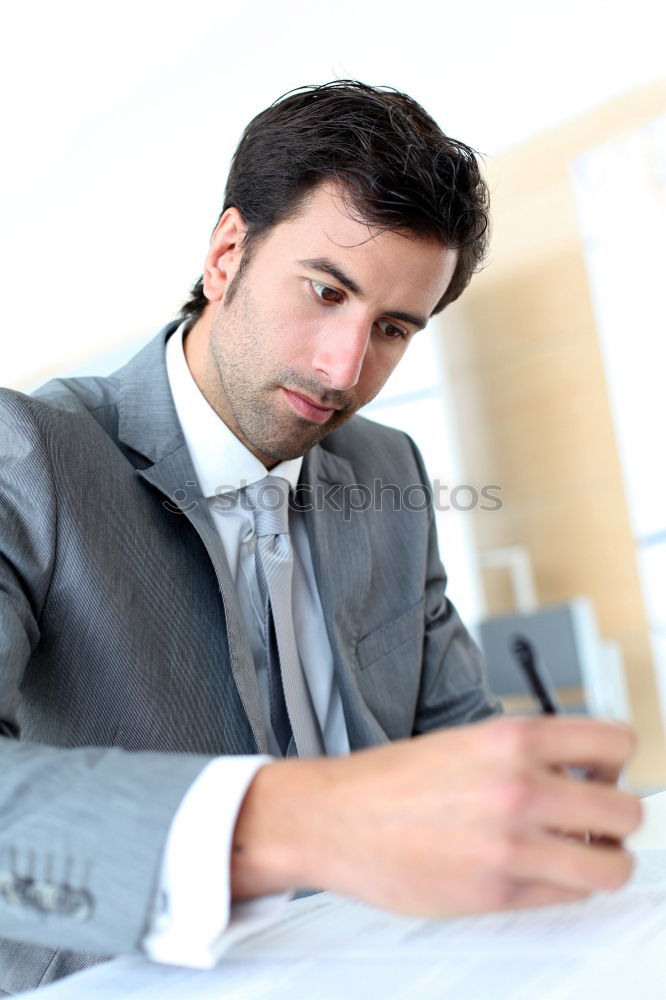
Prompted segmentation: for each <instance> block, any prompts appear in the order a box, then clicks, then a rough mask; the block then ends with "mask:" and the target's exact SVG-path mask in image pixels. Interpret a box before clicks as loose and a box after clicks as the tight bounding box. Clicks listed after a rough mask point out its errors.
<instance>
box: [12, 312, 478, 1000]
mask: <svg viewBox="0 0 666 1000" xmlns="http://www.w3.org/2000/svg"><path fill="white" fill-rule="evenodd" d="M176 325H177V324H175V323H172V324H170V325H169V326H168V327H166V328H165V329H164V330H163V331H162V332H161V333H160V334H159V336H158V337H156V338H155V339H154V340H153V341H152V342H151V343H149V344H148V345H147V346H146V347H145V348H144V349H143V350H142V351H141V352H140V353H139V354H138V355H137V356H136V357H135V358H133V359H132V360H131V361H130V362H129V363H128V364H127V365H126V366H125V367H124V368H121V369H120V370H119V371H118V372H116V373H115V374H114V375H112V376H110V377H108V378H81V379H62V380H58V381H54V382H50V383H48V384H47V385H46V386H44V387H43V388H42V389H41V390H39V391H38V392H37V393H36V394H35V396H32V397H28V396H24V395H22V394H20V393H18V392H13V391H11V390H2V391H1V392H0V817H1V823H0V938H2V939H3V940H0V996H2V995H11V994H12V993H14V992H16V991H18V990H21V989H27V988H30V987H34V986H35V985H37V984H38V983H45V982H50V981H51V980H52V979H55V978H58V977H59V976H62V975H65V974H66V973H68V972H71V971H73V970H75V969H78V968H82V967H83V966H84V965H86V964H91V963H92V962H94V961H99V960H100V957H101V956H105V955H109V954H117V953H120V952H131V951H134V950H137V948H138V947H139V944H140V941H141V939H142V936H143V934H144V932H145V929H146V926H147V922H148V920H149V916H150V908H151V903H152V900H153V897H154V893H155V886H156V878H157V873H158V869H159V862H160V856H161V851H162V848H163V844H164V841H165V838H166V835H167V832H168V829H169V825H170V822H171V820H172V817H173V815H174V813H175V811H176V809H177V808H178V805H179V802H180V801H181V799H182V797H183V795H184V793H185V791H186V790H187V788H188V787H189V785H190V784H191V783H192V781H193V780H194V779H195V778H196V776H197V774H198V773H199V772H200V771H201V769H202V768H203V767H204V766H205V765H206V764H207V763H208V761H209V760H210V759H211V757H213V756H215V755H219V754H246V753H250V754H252V753H257V752H261V751H265V750H266V741H265V736H264V732H263V728H262V720H261V711H260V700H259V694H258V690H257V684H256V679H255V671H254V667H253V663H252V657H251V653H250V648H249V644H248V640H247V637H246V634H245V629H244V626H243V622H242V619H241V614H240V610H239V606H238V602H237V599H236V594H235V591H234V587H233V583H232V579H231V575H230V573H229V569H228V566H227V564H226V560H225V557H224V553H223V550H222V547H221V545H220V542H219V538H218V536H217V532H216V529H215V527H214V524H213V522H212V520H211V518H210V515H209V513H208V510H207V507H206V504H205V502H204V501H203V498H202V496H201V494H200V493H199V491H198V488H197V485H196V483H195V474H194V470H193V467H192V464H191V460H190V456H189V453H188V450H187V447H186V445H185V442H184V440H183V437H182V433H181V430H180V426H179V424H178V420H177V418H176V413H175V410H174V407H173V403H172V399H171V393H170V390H169V385H168V381H167V376H166V369H165V362H164V343H165V340H166V337H167V336H168V335H169V334H170V333H171V332H173V330H174V329H175V327H176ZM424 480H425V472H424V469H423V466H422V463H421V460H420V457H419V455H418V452H417V451H416V449H415V447H414V445H413V444H412V442H411V441H410V440H409V438H407V437H406V436H405V435H404V434H401V433H399V432H397V431H391V430H388V429H386V428H384V427H381V426H379V425H376V424H373V423H371V422H370V421H367V420H364V419H362V418H359V417H355V418H353V419H352V420H351V421H350V422H349V423H348V424H347V425H345V426H343V427H341V428H340V429H338V430H337V431H334V432H333V433H331V434H330V435H329V436H328V437H327V438H326V439H325V440H324V441H323V442H322V443H321V444H320V445H318V446H317V447H315V448H313V449H312V451H311V452H309V453H308V454H307V455H306V457H305V461H304V464H303V472H302V476H301V482H302V483H303V484H305V485H306V486H307V487H308V488H310V489H311V490H312V491H313V492H314V493H315V495H316V494H317V492H318V494H319V496H320V497H323V496H325V497H326V498H327V499H326V503H325V504H324V505H323V506H324V509H322V510H315V511H311V512H309V513H306V515H305V517H306V519H307V520H306V523H307V527H308V532H309V538H310V544H311V547H312V553H313V559H314V564H315V571H316V575H317V581H318V586H319V590H320V595H321V600H322V605H323V609H324V614H325V618H326V624H327V628H328V632H329V636H330V640H331V646H332V649H333V653H334V659H335V669H336V671H337V676H338V681H339V685H340V690H341V694H342V701H343V706H344V712H345V719H346V724H347V728H348V732H349V739H350V744H351V747H352V749H355V748H359V747H365V746H369V745H371V744H379V743H382V742H385V741H388V740H392V739H396V738H399V737H407V736H410V735H412V734H415V733H420V732H424V731H426V730H430V729H435V728H437V727H440V726H446V725H451V724H454V723H461V722H467V721H471V720H475V719H480V718H482V717H484V716H486V715H488V714H491V713H492V712H493V711H495V710H496V703H495V701H494V699H493V697H492V696H491V695H490V694H489V692H488V690H487V688H486V686H485V681H484V679H483V676H482V668H481V662H480V656H479V653H478V651H477V649H476V647H475V646H474V644H473V643H472V642H471V640H470V638H469V636H468V634H467V632H466V631H465V629H464V627H463V626H462V625H461V623H460V620H459V618H458V616H457V614H456V612H455V610H454V609H453V608H452V606H451V604H450V603H449V602H448V601H447V599H446V597H445V595H444V586H445V576H444V571H443V569H442V566H441V563H440V561H439V558H438V555H437V547H436V539H435V532H434V525H433V517H432V511H431V510H429V509H428V510H420V511H415V510H410V509H406V508H405V507H404V506H403V507H402V509H398V510H393V507H394V506H395V504H394V503H393V502H392V500H391V498H390V497H389V496H388V494H386V495H385V502H384V503H383V504H382V508H383V509H381V510H373V511H364V512H352V511H350V510H349V507H348V505H347V504H346V503H345V502H344V501H345V495H346V494H345V490H344V487H345V486H349V485H350V484H360V485H362V486H366V487H368V488H369V489H370V490H372V489H373V488H375V489H376V481H379V482H380V483H383V484H395V485H397V486H398V487H399V488H400V489H401V490H404V489H405V487H407V486H409V485H412V484H418V483H421V482H423V481H424ZM347 496H348V494H347ZM336 498H337V499H336ZM320 505H321V504H320ZM412 506H413V505H412ZM336 508H339V509H336Z"/></svg>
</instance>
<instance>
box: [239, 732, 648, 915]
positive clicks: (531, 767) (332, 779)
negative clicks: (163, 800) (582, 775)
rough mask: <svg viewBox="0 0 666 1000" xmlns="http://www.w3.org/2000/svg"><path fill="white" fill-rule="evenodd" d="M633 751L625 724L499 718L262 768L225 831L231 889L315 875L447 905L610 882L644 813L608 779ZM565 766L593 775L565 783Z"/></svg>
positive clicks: (617, 878)
mask: <svg viewBox="0 0 666 1000" xmlns="http://www.w3.org/2000/svg"><path fill="white" fill-rule="evenodd" d="M633 748H634V737H633V735H632V733H631V730H629V729H628V728H627V727H626V726H624V725H622V724H620V723H609V722H599V721H595V720H590V719H582V718H566V717H537V718H500V719H492V720H490V721H486V722H482V723H478V724H475V725H471V726H461V727H459V728H454V729H447V730H442V731H439V732H436V733H431V734H428V735H426V736H419V737H417V738H415V739H413V740H406V741H400V742H396V743H393V744H389V745H388V746H383V747H379V748H373V749H370V750H363V751H360V752H356V753H353V754H351V755H350V756H349V757H340V758H323V759H317V760H288V761H280V762H276V763H275V764H270V765H267V766H266V767H265V768H262V769H261V770H260V771H259V772H258V774H257V776H256V777H255V780H254V782H253V783H252V785H251V787H250V790H249V792H248V794H247V796H246V800H245V802H244V804H243V807H242V809H241V813H240V815H239V819H238V823H237V826H236V832H235V838H234V843H235V847H236V848H239V850H237V852H236V853H235V854H234V856H233V858H234V860H233V865H232V884H233V887H234V895H236V896H237V897H241V898H242V897H247V896H249V895H256V894H259V893H262V892H267V891H274V890H277V889H283V888H287V887H290V886H320V887H323V888H326V889H332V890H335V891H337V892H341V893H344V894H346V895H349V896H353V897H356V898H359V899H362V900H365V901H367V902H370V903H374V904H377V905H379V906H383V907H386V908H388V909H392V910H397V911H399V912H401V913H410V914H418V915H422V916H445V915H454V914H466V913H480V912H485V911H490V910H499V909H516V908H522V907H529V906H539V905H546V904H550V903H559V902H564V901H569V900H575V899H582V898H584V897H585V896H587V895H589V894H590V893H592V892H594V891H596V890H600V889H614V888H617V887H619V886H620V885H622V884H623V883H624V882H625V881H626V880H627V879H628V877H629V875H630V873H631V869H632V860H631V856H630V855H629V854H628V853H627V852H626V851H625V850H624V849H623V848H622V846H621V843H622V840H623V839H624V837H626V836H627V835H628V834H629V833H631V832H632V831H633V830H635V829H636V828H637V827H638V825H639V823H640V815H641V812H640V803H639V801H638V799H636V798H635V797H634V796H632V795H630V794H628V793H627V792H623V791H620V790H619V789H617V788H616V787H614V782H615V781H616V779H617V776H618V774H619V772H620V770H621V769H622V767H623V766H624V764H625V763H626V762H627V760H628V758H629V756H630V755H631V753H632V751H633ZM570 767H584V768H586V769H588V771H589V772H590V773H591V774H592V775H594V777H592V778H591V780H589V781H581V780H579V779H576V778H573V777H571V776H570V775H569V774H568V773H566V769H568V768H570ZM561 829H566V830H567V832H568V833H573V834H578V835H580V836H581V837H582V836H583V835H584V834H586V833H587V832H588V831H593V832H594V834H595V836H596V837H597V838H605V842H602V843H599V842H594V843H585V842H584V841H581V840H572V839H570V838H568V837H563V836H562V835H561V834H560V833H559V832H558V831H559V830H561ZM606 841H607V842H606Z"/></svg>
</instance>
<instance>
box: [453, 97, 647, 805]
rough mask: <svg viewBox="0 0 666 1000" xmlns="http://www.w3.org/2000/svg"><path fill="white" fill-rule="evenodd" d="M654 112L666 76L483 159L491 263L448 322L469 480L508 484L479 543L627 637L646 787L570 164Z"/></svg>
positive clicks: (623, 569) (493, 590)
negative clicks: (517, 552) (525, 561)
mask: <svg viewBox="0 0 666 1000" xmlns="http://www.w3.org/2000/svg"><path fill="white" fill-rule="evenodd" d="M664 111H666V82H664V83H663V84H659V85H653V86H651V87H650V88H648V89H644V90H641V91H639V92H636V93H632V94H629V95H626V96H625V97H622V98H621V99H617V100H614V101H613V102H611V103H609V104H607V105H605V106H603V107H602V108H599V109H598V110H597V111H595V112H594V113H590V114H588V115H585V116H583V117H581V118H580V119H577V120H576V121H573V122H571V123H569V124H567V125H566V126H563V127H561V128H559V129H557V130H554V131H552V132H549V133H547V134H545V135H542V136H540V137H539V138H538V139H536V140H533V141H532V142H530V143H528V144H526V145H524V146H521V147H519V148H515V149H513V150H511V151H509V152H508V153H506V154H505V155H503V156H501V157H500V158H498V159H497V160H495V161H494V162H493V161H490V162H489V163H488V179H489V182H490V185H491V191H492V196H493V209H492V215H493V240H492V253H491V258H490V261H489V264H488V266H487V268H486V270H485V271H484V272H483V273H481V274H480V275H477V276H476V277H475V278H474V280H473V282H472V285H471V287H470V289H469V290H468V291H467V292H466V293H465V295H464V297H463V298H462V300H461V301H460V302H459V303H456V304H455V305H454V306H452V307H451V308H450V309H449V310H447V313H445V315H444V321H443V324H442V329H443V338H444V350H445V353H446V356H447V358H448V361H449V368H450V372H451V380H452V389H453V397H454V404H455V409H456V415H457V420H458V431H459V435H460V442H461V450H462V458H463V466H464V468H465V474H466V476H467V477H468V481H469V482H474V483H477V484H482V483H499V484H501V486H502V487H503V500H504V506H503V508H502V510H500V511H494V512H486V513H483V512H477V513H475V514H474V515H473V518H474V521H473V524H474V534H475V538H476V542H477V544H478V546H479V548H480V549H484V548H488V547H491V546H496V545H508V544H522V545H525V546H526V547H527V548H528V549H529V551H530V553H531V556H532V559H533V564H534V570H535V576H536V584H537V591H538V597H539V600H540V602H541V603H550V602H556V601H562V600H566V599H568V598H570V597H573V596H576V595H579V594H587V595H589V596H590V597H591V599H592V600H593V602H594V605H595V608H596V613H597V616H598V619H599V624H600V628H601V631H602V634H603V635H604V636H607V637H609V638H610V637H612V638H614V639H617V640H618V641H619V643H620V645H621V647H622V651H623V655H624V659H625V663H626V666H627V672H628V680H629V686H630V693H631V698H632V705H633V711H634V719H635V723H636V725H637V728H638V730H639V734H640V748H639V752H638V755H637V757H636V760H635V762H634V765H633V767H632V770H631V772H630V777H631V779H632V780H633V781H634V782H635V783H636V784H639V785H643V786H646V787H647V786H651V785H658V784H661V783H665V784H666V747H665V746H664V739H663V735H662V726H661V721H660V715H659V710H658V701H657V695H656V687H655V682H654V676H653V666H652V660H651V654H650V649H649V642H648V632H647V623H646V617H645V610H644V606H643V601H642V597H641V593H640V587H639V580H638V573H637V567H636V560H635V550H634V543H633V539H632V535H631V530H630V525H629V516H628V511H627V505H626V501H625V495H624V488H623V483H622V477H621V471H620V463H619V458H618V453H617V447H616V442H615V437H614V432H613V426H612V420H611V412H610V406H609V401H608V397H607V393H606V386H605V380H604V373H603V369H602V362H601V355H600V350H599V344H598V340H597V334H596V329H595V321H594V316H593V311H592V304H591V300H590V293H589V289H588V284H587V277H586V271H585V263H584V258H583V247H582V244H581V240H580V237H579V232H578V226H577V220H576V215H575V209H574V201H573V193H572V187H571V183H570V178H569V169H570V164H571V161H572V160H573V159H574V158H575V157H576V156H577V155H578V154H580V153H582V152H583V151H585V150H586V149H588V148H589V147H591V146H594V145H596V144H598V143H600V142H603V141H604V140H606V139H609V138H611V137H612V136H614V135H617V134H618V133H621V132H623V131H626V130H628V129H631V128H634V127H636V126H637V125H639V124H641V123H642V122H645V121H649V120H650V119H651V118H653V117H655V116H657V115H658V114H660V113H663V112H664ZM623 252H626V248H623ZM484 585H485V591H486V597H487V602H488V607H489V610H490V611H491V612H497V613H499V612H502V611H504V610H508V609H509V608H510V606H511V603H510V597H509V594H508V591H507V587H506V581H505V580H503V579H501V578H500V577H499V575H498V573H497V572H494V573H493V574H490V573H488V574H487V575H486V578H485V580H484Z"/></svg>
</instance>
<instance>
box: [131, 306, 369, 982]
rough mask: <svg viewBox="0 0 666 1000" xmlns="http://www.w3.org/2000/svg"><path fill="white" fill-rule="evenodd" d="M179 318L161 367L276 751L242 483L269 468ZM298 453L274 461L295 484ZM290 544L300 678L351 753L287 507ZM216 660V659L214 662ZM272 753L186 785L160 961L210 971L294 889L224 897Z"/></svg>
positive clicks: (328, 728)
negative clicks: (194, 369)
mask: <svg viewBox="0 0 666 1000" xmlns="http://www.w3.org/2000/svg"><path fill="white" fill-rule="evenodd" d="M185 328H186V324H185V323H183V324H181V326H180V327H179V328H178V330H176V331H175V332H174V333H173V334H172V336H171V337H170V338H169V340H168V341H167V347H166V364H167V374H168V377H169V384H170V387H171V392H172V395H173V400H174V404H175V407H176V413H177V415H178V419H179V421H180V425H181V429H182V431H183V435H184V437H185V441H186V444H187V447H188V450H189V452H190V456H191V459H192V464H193V466H194V471H195V476H196V481H197V484H198V486H199V489H200V490H201V493H202V495H203V496H204V497H205V498H206V503H207V504H208V507H209V511H210V513H211V516H212V519H213V522H214V524H215V527H216V529H217V532H218V534H219V537H220V544H221V545H222V547H223V549H224V552H225V555H226V558H227V562H228V564H229V569H230V571H231V575H232V577H233V579H234V581H235V583H236V589H237V593H238V599H239V604H240V608H241V613H242V615H243V618H244V621H245V624H246V626H247V630H248V637H249V640H250V647H251V650H252V656H253V659H254V663H255V669H256V671H257V681H258V685H259V691H260V694H261V702H262V709H263V715H264V723H265V727H266V734H267V738H268V745H269V750H270V751H271V753H274V754H275V756H279V755H280V754H279V750H278V749H277V745H276V743H275V738H274V736H273V733H272V730H271V726H270V709H269V701H268V684H267V679H266V671H265V646H264V635H263V612H262V609H261V598H260V596H259V586H258V582H257V578H256V569H255V558H254V546H255V537H254V520H253V516H252V512H251V511H250V510H247V509H245V506H244V505H241V504H239V503H238V498H239V490H241V489H242V488H243V487H244V486H248V485H250V484H251V483H254V482H257V481H258V480H260V479H263V478H264V477H265V476H266V475H268V470H267V469H266V468H265V467H264V466H263V465H262V463H261V462H260V461H259V460H258V459H257V458H255V456H254V455H252V453H251V452H249V451H248V449H247V448H246V447H245V446H244V445H243V444H242V443H241V442H240V441H239V440H238V438H237V437H236V436H235V435H234V434H233V433H232V432H231V431H230V430H229V428H228V427H227V426H226V424H225V423H224V422H223V421H222V420H221V419H220V418H219V417H218V416H217V414H216V413H215V411H214V410H213V409H212V408H211V407H210V406H209V404H208V403H207V402H206V400H205V398H204V397H203V395H202V394H201V392H200V390H199V388H198V386H197V385H196V383H195V381H194V379H193V378H192V375H191V373H190V370H189V368H188V366H187V362H186V360H185V354H184V351H183V334H184V331H185ZM302 462H303V459H302V458H298V459H293V460H291V461H285V462H281V463H280V464H279V465H277V466H275V467H274V468H273V469H271V470H270V474H271V475H272V476H280V477H281V478H283V479H285V480H286V481H287V482H288V483H289V485H290V487H292V488H293V487H295V486H296V483H297V481H298V476H299V474H300V470H301V465H302ZM289 529H290V535H291V541H292V548H293V553H294V574H293V587H294V601H293V604H294V629H295V633H296V642H297V645H298V650H299V653H300V656H301V660H302V663H303V670H304V673H305V677H306V681H307V684H308V687H309V689H310V694H311V696H312V702H313V705H314V709H315V712H316V714H317V718H318V721H319V725H320V727H321V731H322V734H323V737H324V746H325V748H326V752H327V753H329V754H343V753H348V752H349V740H348V738H347V730H346V726H345V721H344V715H343V711H342V701H341V699H340V692H339V689H338V685H337V680H336V677H335V671H334V667H333V653H332V650H331V646H330V642H329V639H328V633H327V631H326V625H325V622H324V614H323V611H322V607H321V602H320V600H319V592H318V590H317V582H316V579H315V574H314V567H313V564H312V556H311V552H310V546H309V542H308V537H307V533H306V529H305V524H304V523H303V515H302V514H301V513H299V512H298V511H294V510H290V511H289ZM221 669H222V665H221ZM271 760H272V757H270V756H258V755H251V756H250V755H248V756H235V757H232V756H229V757H219V758H217V759H216V760H214V761H212V762H211V763H210V764H209V765H208V766H207V767H206V768H205V769H204V770H203V771H202V772H201V774H200V775H199V777H198V779H197V780H196V781H195V782H194V784H193V785H192V786H191V787H190V788H189V790H188V792H187V794H186V795H185V797H184V799H183V801H182V803H181V805H180V807H179V809H178V812H177V813H176V815H175V816H174V819H173V821H172V824H171V828H170V830H169V835H168V838H167V842H166V845H165V850H164V855H163V859H162V867H161V877H160V883H159V889H158V893H157V897H156V901H155V910H154V916H153V919H152V921H151V924H150V927H149V931H148V933H147V935H146V937H145V938H144V941H143V947H144V950H145V951H146V953H147V954H148V956H149V957H150V958H152V959H154V960H155V961H160V962H169V963H174V964H178V965H190V966H197V967H200V968H208V967H210V966H212V965H214V964H215V962H216V961H217V959H218V958H219V957H220V956H221V955H222V954H223V952H224V951H225V950H226V949H227V948H228V947H229V945H230V944H231V943H232V942H233V941H235V940H238V938H239V937H241V936H244V935H245V934H246V933H249V932H251V931H254V930H256V929H257V926H258V925H260V924H261V923H262V922H263V921H264V920H265V919H267V918H270V917H271V916H272V915H273V913H274V912H275V909H276V908H277V907H279V906H281V905H282V904H283V903H284V901H285V900H286V899H288V898H289V894H281V895H279V896H267V897H263V898H261V899H257V900H251V901H248V902H245V903H234V904H233V906H232V905H231V891H230V852H231V839H232V835H233V830H234V826H235V824H236V818H237V815H238V811H239V809H240V806H241V803H242V801H243V798H244V796H245V793H246V791H247V788H248V787H249V785H250V782H251V781H252V779H253V778H254V776H255V774H256V772H257V770H258V769H259V768H260V767H262V766H263V765H264V764H266V763H267V762H269V761H271Z"/></svg>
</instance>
